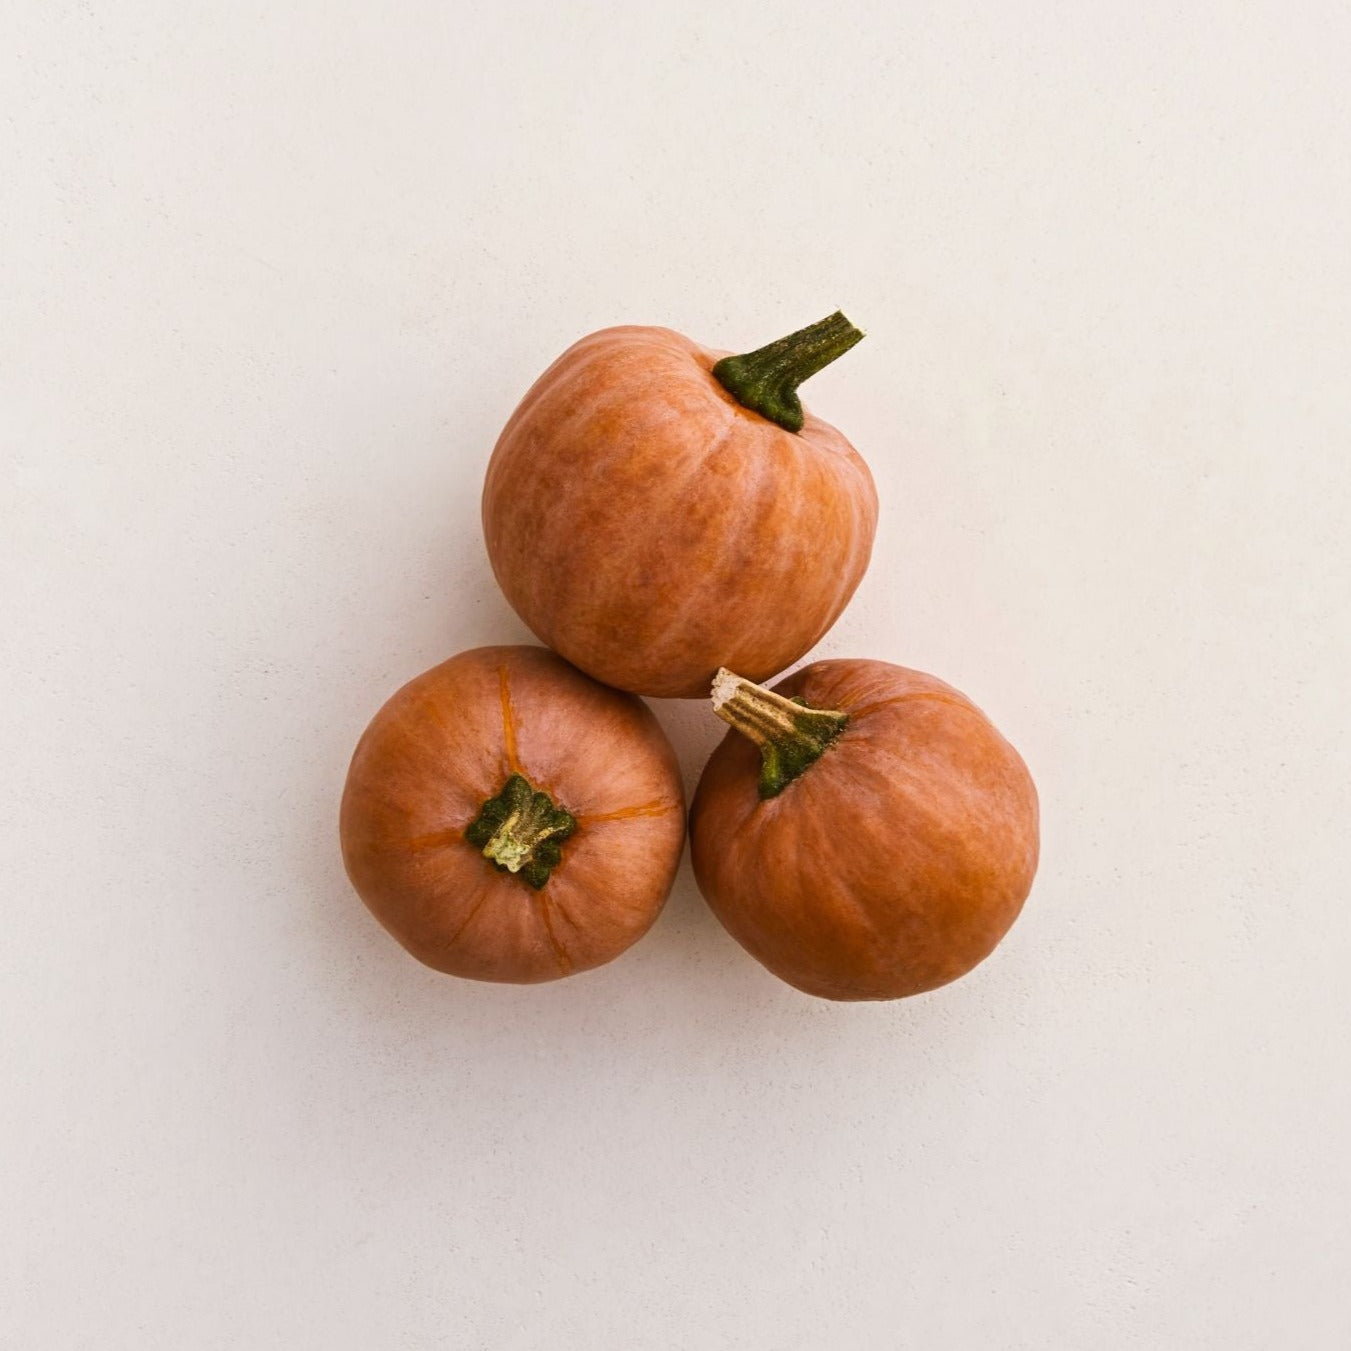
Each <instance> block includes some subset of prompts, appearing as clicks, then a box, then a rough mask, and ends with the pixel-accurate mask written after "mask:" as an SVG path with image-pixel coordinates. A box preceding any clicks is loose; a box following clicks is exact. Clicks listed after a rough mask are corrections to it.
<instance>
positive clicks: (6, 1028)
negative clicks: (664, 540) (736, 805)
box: [0, 0, 1351, 1351]
mask: <svg viewBox="0 0 1351 1351" xmlns="http://www.w3.org/2000/svg"><path fill="white" fill-rule="evenodd" d="M1349 57H1351V11H1348V9H1347V7H1346V6H1345V5H1344V4H1340V3H1338V4H1334V3H1330V2H1329V3H1310V4H1289V3H1281V4H1242V5H1235V4H1232V3H1230V4H1191V5H1174V4H1165V3H1159V2H1158V0H1151V2H1147V3H1145V4H1144V5H1141V4H1138V3H1131V4H1126V3H1094V4H1088V5H1069V4H1064V5H1061V4H1050V3H1043V2H1041V0H1018V2H1017V3H1006V2H1004V3H998V4H996V3H991V4H988V5H977V6H972V5H970V4H951V3H948V2H947V0H943V2H942V3H937V2H934V3H924V4H904V5H900V6H898V5H896V4H895V3H894V0H887V2H886V3H876V4H865V3H857V2H856V0H835V2H832V3H830V4H819V5H813V4H808V3H805V0H789V2H788V3H779V4H776V5H773V6H767V5H766V6H761V5H750V4H738V3H723V4H719V5H707V6H703V5H693V4H685V5H679V4H635V3H632V0H626V3H614V4H602V3H597V2H596V0H591V2H589V3H583V4H564V5H557V4H554V3H548V4H546V3H537V4H528V5H527V4H505V5H498V4H493V3H482V4H466V3H460V4H455V3H450V4H448V3H445V0H440V2H438V3H434V2H433V0H427V3H416V2H415V0H392V2H391V3H387V4H382V5H371V4H358V3H351V2H344V3H334V0H310V3H303V2H302V0H280V3H272V4H266V5H263V4H235V5H215V4H183V3H181V2H180V0H136V2H135V3H122V4H104V5H92V4H71V3H64V2H62V3H57V2H56V0H19V2H18V3H16V4H10V5H8V6H5V7H4V12H3V17H0V449H2V450H3V457H4V459H3V464H4V479H3V495H2V496H0V584H2V585H3V612H2V613H3V622H2V623H0V752H2V754H0V785H2V786H3V798H2V799H0V810H2V811H3V817H2V823H3V855H2V856H0V869H2V871H0V876H3V879H4V902H3V910H2V911H0V1082H2V1083H3V1095H2V1096H0V1347H3V1348H5V1351H11V1349H13V1351H66V1348H70V1349H71V1351H76V1349H79V1351H84V1349H85V1348H99V1351H104V1349H112V1351H120V1349H121V1348H127V1349H128V1351H160V1349H161V1348H163V1351H183V1348H190V1349H191V1351H215V1349H216V1348H222V1349H224V1348H231V1349H232V1351H233V1348H248V1349H249V1351H255V1349H258V1351H268V1349H270V1348H279V1349H284V1351H309V1348H315V1349H316V1351H346V1349H347V1348H353V1349H354V1351H355V1349H356V1348H361V1351H402V1349H404V1348H444V1347H455V1348H478V1347H483V1348H493V1349H494V1351H496V1349H497V1348H543V1349H547V1351H555V1349H558V1348H563V1349H565V1351H571V1348H586V1349H587V1351H593V1349H596V1348H600V1349H602V1351H610V1349H611V1348H613V1349H614V1351H647V1349H648V1348H651V1349H653V1351H666V1348H680V1349H681V1351H685V1349H686V1348H694V1349H695V1351H702V1349H703V1348H709V1349H710V1351H720V1349H721V1348H753V1349H754V1351H781V1349H800V1351H822V1349H823V1348H830V1349H832V1351H833V1349H834V1348H845V1349H848V1351H852V1349H853V1348H873V1347H879V1348H881V1347H886V1348H890V1347H898V1348H899V1347H903V1348H916V1349H917V1351H944V1349H945V1348H973V1351H988V1349H989V1348H998V1349H1002V1348H1028V1349H1029V1351H1033V1349H1035V1351H1043V1349H1044V1348H1080V1347H1085V1348H1095V1351H1096V1349H1097V1348H1142V1349H1146V1348H1147V1349H1148V1351H1157V1349H1158V1348H1169V1349H1170V1351H1172V1348H1210V1347H1215V1348H1224V1351H1244V1349H1247V1348H1252V1349H1253V1351H1258V1349H1259V1348H1260V1349H1262V1351H1266V1349H1267V1348H1272V1347H1281V1348H1283V1349H1284V1348H1295V1349H1296V1351H1303V1348H1319V1349H1321V1348H1332V1349H1334V1351H1341V1349H1342V1348H1345V1347H1347V1346H1348V1345H1351V1294H1348V1292H1347V1289H1346V1284H1345V1282H1346V1274H1347V1270H1348V1267H1349V1266H1351V1195H1349V1193H1351V1142H1349V1140H1348V1135H1351V1087H1348V1066H1349V1065H1351V1032H1349V1031H1348V1028H1349V1027H1351V996H1349V995H1348V976H1347V966H1348V957H1351V882H1349V880H1348V867H1347V864H1348V856H1349V855H1351V845H1349V843H1348V841H1349V839H1351V764H1349V763H1348V762H1349V761H1351V756H1349V755H1348V751H1349V750H1351V738H1349V736H1348V723H1349V721H1351V720H1349V719H1348V714H1347V693H1348V685H1349V683H1351V680H1349V677H1351V639H1349V635H1348V628H1349V624H1348V619H1349V612H1351V562H1349V559H1351V547H1349V546H1348V533H1347V532H1348V521H1349V520H1351V94H1349V93H1348V80H1347V75H1346V71H1347V67H1348V59H1349ZM837 305H839V306H842V307H844V308H845V309H846V310H847V312H848V313H849V314H850V315H851V316H852V317H853V318H854V319H856V320H857V321H858V322H859V323H860V324H862V325H863V326H864V327H865V328H866V329H867V330H868V331H869V337H868V340H867V342H865V343H864V344H863V345H862V346H860V347H859V348H858V349H856V351H854V352H853V353H851V354H850V355H849V356H848V357H847V358H846V359H845V360H844V361H842V362H841V363H840V364H839V366H838V367H834V368H832V369H831V370H830V371H829V372H827V373H826V374H824V375H822V376H820V377H818V379H817V380H815V381H814V382H813V383H812V384H811V385H810V386H809V389H808V402H809V403H810V404H811V405H812V406H813V407H814V408H815V409H816V410H817V411H818V412H820V413H821V414H822V415H823V416H825V417H827V418H829V419H831V420H832V421H835V422H836V423H837V424H838V425H840V426H841V427H842V428H843V429H845V430H846V432H847V433H848V434H850V435H851V436H852V438H853V439H854V441H855V442H856V444H857V445H858V446H859V448H860V449H861V450H862V451H863V453H864V454H865V455H866V456H867V457H868V458H869V460H870V461H871V463H872V466H873V469H874V472H875V474H876V477H877V480H878V485H879V489H880V491H881V495H882V500H883V514H882V523H881V531H880V535H879V539H878V548H877V553H876V555H875V559H874V563H873V567H872V570H871V572H870V574H869V576H868V578H867V580H866V582H865V583H864V585H863V587H862V589H861V590H860V592H859V593H858V596H857V599H856V601H855V603H854V605H853V607H852V608H851V609H850V611H849V612H848V614H847V615H846V616H845V618H844V619H843V620H842V621H841V622H840V624H839V625H838V627H837V628H836V630H835V631H834V632H833V633H832V634H831V635H830V637H829V638H828V639H827V640H826V642H825V643H823V644H822V646H821V649H820V652H821V653H823V654H827V655H846V654H854V655H867V656H876V657H883V658H889V659H892V660H896V661H901V662H904V663H906V664H909V665H915V666H919V667H921V668H925V669H928V670H931V671H933V672H935V673H936V674H939V675H941V676H943V677H945V678H946V679H948V680H950V681H952V682H953V683H955V684H956V685H958V686H959V687H961V688H963V689H965V690H966V691H967V692H969V693H970V694H971V695H972V696H973V697H974V698H975V699H976V700H977V701H978V702H979V703H981V704H982V705H983V706H984V707H985V708H986V709H987V711H988V712H989V713H990V714H991V715H992V716H993V717H994V718H995V720H996V722H997V723H998V724H999V725H1000V726H1001V727H1002V728H1003V730H1004V731H1005V732H1006V733H1007V734H1008V735H1009V736H1010V737H1011V738H1012V739H1013V740H1014V742H1015V743H1016V744H1017V745H1018V746H1019V747H1020V748H1021V749H1022V751H1023V752H1024V754H1025V756H1026V758H1027V759H1028V761H1029V763H1030V764H1031V766H1032V768H1033V770H1034V772H1035V773H1036V775H1037V777H1038V779H1039V782H1040V787H1041V792H1042V800H1043V807H1044V850H1043V866H1042V872H1041V876H1040V878H1039V881H1038V884H1037V887H1036V889H1035V891H1034V893H1033V897H1032V899H1031V901H1030V902H1029V904H1028V907H1027V910H1026V911H1025V913H1024V917H1023V919H1022V920H1021V921H1020V923H1019V924H1018V926H1017V927H1016V928H1015V929H1014V931H1013V933H1012V934H1011V935H1010V937H1009V939H1008V940H1007V941H1006V943H1005V944H1004V945H1003V947H1002V948H1001V949H1000V950H999V952H998V953H997V955H996V956H995V957H994V958H993V959H992V960H991V961H990V962H989V963H987V964H986V965H985V966H984V967H982V968H981V969H979V970H978V971H977V972H976V973H975V974H974V975H973V976H972V977H971V978H969V979H968V980H966V981H964V982H962V983H960V984H958V985H955V986H953V987H950V988H949V989H946V990H943V991H940V992H938V993H935V994H933V995H930V996H927V997H924V998H920V999H916V1000H913V1001H910V1002H905V1003H899V1004H892V1005H878V1006H861V1007H843V1006H833V1005H830V1004H825V1003H818V1002H814V1001H812V1000H810V999H808V998H806V997H805V996H802V995H798V994H796V993H795V992H793V991H792V990H790V989H788V988H787V987H786V986H782V985H780V984H778V983H776V982H775V980H774V979H773V978H771V977H770V976H768V975H767V974H765V973H764V972H762V971H761V970H760V968H759V967H758V966H756V965H755V963H754V962H752V961H751V960H750V959H749V958H748V957H746V956H744V955H743V954H742V952H741V951H740V950H739V949H738V948H737V947H735V946H734V944H733V943H732V942H731V940H730V939H728V938H727V937H726V936H725V935H724V934H723V933H722V931H721V930H720V929H719V928H718V927H717V925H716V923H715V922H714V921H713V920H712V918H711V917H710V916H709V915H708V913H707V912H706V911H705V910H704V909H703V908H702V904H701V902H700V900H699V898H698V896H697V894H696V892H695V891H694V888H693V885H692V883H691V880H690V877H689V874H688V870H686V871H684V872H682V875H681V880H680V883H679V885H678V887H677V890H676V892H675V895H674V897H673V899H672V901H671V904H670V906H669V908H668V910H667V913H666V915H665V917H664V918H663V920H662V922H661V923H660V924H659V926H658V927H657V929H656V930H655V931H654V932H653V934H652V935H651V936H650V937H649V938H648V939H647V940H646V941H645V942H643V943H642V944H641V945H639V946H638V947H637V948H635V949H634V950H633V951H632V952H631V953H629V954H628V955H627V956H626V957H624V958H622V959H621V960H620V961H619V962H617V963H616V964H614V965H613V966H611V967H609V968H607V969H605V970H602V971H600V972H598V973H596V974H592V975H587V976H583V977H579V978H577V979H574V980H570V981H566V982H563V983H560V984H556V985H553V986H549V987H543V988H536V989H527V990H520V989H512V988H492V987H486V986H480V985H472V984H465V983H458V982H456V981H454V980H451V979H448V978H443V977H438V976H436V975H433V974H432V973H430V972H427V971H424V970H423V969H421V968H419V967H418V966H417V965H415V964H414V963H413V962H412V961H411V959H409V958H407V957H405V956H404V955H403V954H402V952H401V951H400V950H399V949H397V948H396V947H395V945H394V944H393V943H392V942H391V941H390V940H389V939H387V938H386V937H385V936H384V934H383V933H382V932H381V931H380V930H379V929H378V928H377V927H376V925H375V923H374V922H373V921H372V920H371V919H370V918H368V916H367V915H366V913H365V911H364V910H363V909H362V907H361V906H360V904H359V903H358V902H357V900H356V898H355V897H354V895H353V894H352V893H351V892H350V890H349V888H348V886H347V884H346V882H345V880H344V877H343V874H342V869H341V865H340V861H339V856H338V849H337V845H336V838H335V812H336V805H337V798H338V793H339V791H340V787H341V782H342V777H343V774H344V771H345V767H346V761H347V756H348V754H349V752H350V750H351V747H352V744H353V742H354V740H355V738H356V736H357V734H358V733H359V731H360V730H361V728H362V726H363V725H364V723H365V721H366V719H367V718H368V717H369V716H370V714H371V713H373V712H374V710H375V708H376V707H377V706H378V705H379V704H380V702H381V701H382V700H383V699H384V698H385V696H386V695H388V694H389V693H390V692H391V691H392V690H393V688H394V687H395V686H396V685H398V684H399V683H401V682H402V681H403V680H404V679H406V678H408V677H409V676H411V675H413V674H414V673H416V672H417V671H419V670H421V669H422V668H424V667H425V666H428V665H430V664H432V663H433V662H435V661H438V660H440V659H442V658H443V657H445V656H447V655H449V654H450V653H452V652H454V651H456V650H458V649H461V648H464V647H467V646H470V645H473V644H478V643H483V642H490V641H504V640H516V639H518V638H521V637H523V636H524V630H523V629H522V628H521V626H520V625H519V624H518V623H517V621H516V620H515V619H514V617H513V616H512V615H511V614H510V613H509V612H508V610H507V609H506V607H505V605H504V603H503V601H502V600H501V599H500V597H499V596H498V594H497V593H496V591H495V589H494V587H493V584H492V581H491V578H490V575H489V571H488V568H487V564H486V562H485V559H484V556H483V552H482V546H481V543H480V537H479V523H478V494H479V484H480V479H481V475H482V471H483V467H484V464H485V462H486V458H487V455H488V452H489V450H490V448H491V446H492V443H493V440H494V437H495V435H496V432H497V430H498V428H499V427H500V425H501V423H502V422H503V421H504V419H505V418H506V416H507V414H508V413H509V412H510V411H511V408H512V407H513V405H514V403H515V401H516V399H517V398H518V397H519V396H520V394H521V393H522V392H523V391H524V390H525V388H526V386H527V385H528V384H529V383H530V381H531V380H532V379H533V378H534V376H535V375H536V374H537V373H538V371H539V370H540V369H542V367H543V366H544V365H545V364H546V363H547V362H548V361H549V360H551V359H552V358H553V357H554V356H555V355H556V354H557V353H558V352H559V351H560V350H561V349H562V348H563V347H565V346H566V345H567V344H568V343H569V342H571V341H572V340H573V339H575V338H576V337H578V336H580V335H581V334H582V333H584V332H586V331H588V330H590V329H593V328H597V327H600V326H602V325H606V324H610V323H615V322H650V323H664V324H669V325H671V326H673V327H676V328H679V329H682V330H684V331H687V332H689V333H690V334H691V335H693V336H695V337H697V338H699V339H701V340H703V341H705V342H708V343H711V344H717V345H721V346H728V347H740V348H745V347H749V346H754V345H757V344H758V343H760V342H763V341H766V340H768V339H769V338H772V337H776V336H778V335H780V334H781V333H783V332H786V331H787V330H789V329H791V328H795V327H797V326H799V325H801V324H803V323H806V322H808V321H810V320H814V319H816V318H819V317H820V316H821V315H823V314H825V313H826V312H828V311H829V310H831V309H833V308H834V307H835V306H837ZM658 712H659V714H660V716H661V717H662V718H663V720H664V721H665V722H666V724H667V726H668V727H669V728H671V729H672V732H673V735H675V736H676V737H677V739H678V741H679V744H680V746H681V750H682V755H683V757H684V763H685V766H686V769H687V771H688V773H689V776H690V779H691V782H693V778H694V776H695V775H696V774H697V771H698V767H699V765H700V763H701V759H702V757H703V756H704V754H705V753H706V752H707V750H708V748H709V747H710V746H711V745H712V743H713V741H714V739H715V738H716V736H717V734H718V732H719V726H718V725H716V724H715V722H714V721H713V720H712V719H711V717H710V716H709V715H708V714H707V712H706V711H705V709H703V708H702V707H701V706H699V705H697V704H688V705H670V704H668V705H664V706H661V707H659V709H658Z"/></svg>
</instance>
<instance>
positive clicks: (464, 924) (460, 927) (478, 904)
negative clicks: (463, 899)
mask: <svg viewBox="0 0 1351 1351" xmlns="http://www.w3.org/2000/svg"><path fill="white" fill-rule="evenodd" d="M487 899H488V889H487V888H486V887H485V888H484V889H483V890H482V891H481V892H480V893H479V898H478V900H476V901H475V902H474V904H473V905H471V906H470V907H469V913H468V914H467V915H466V916H465V917H464V918H463V919H462V920H461V921H460V922H459V923H458V924H457V925H456V926H455V932H454V933H453V934H451V935H450V937H449V938H447V939H446V942H447V943H454V942H455V941H456V939H458V938H459V936H460V935H461V934H462V933H463V932H464V931H465V930H466V929H467V928H468V927H469V925H470V924H471V923H472V922H473V919H474V916H475V915H477V914H478V912H479V911H480V910H482V909H483V903H484V901H486V900H487Z"/></svg>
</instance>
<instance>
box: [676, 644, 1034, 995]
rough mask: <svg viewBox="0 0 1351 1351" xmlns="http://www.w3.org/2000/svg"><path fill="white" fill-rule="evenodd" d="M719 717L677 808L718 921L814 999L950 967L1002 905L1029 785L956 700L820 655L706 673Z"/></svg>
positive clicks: (953, 972)
mask: <svg viewBox="0 0 1351 1351" xmlns="http://www.w3.org/2000/svg"><path fill="white" fill-rule="evenodd" d="M714 707H715V710H716V711H717V712H718V713H719V715H720V716H721V717H722V718H724V719H725V720H726V721H727V722H729V723H731V725H732V727H733V728H734V729H735V730H733V731H731V732H729V733H728V734H727V736H726V737H725V738H724V740H723V741H722V742H721V744H720V745H719V746H718V748H717V749H716V750H715V751H714V753H713V756H712V758H711V759H710V760H709V762H708V765H707V767H706V768H705V770H704V773H703V777H702V778H701V780H700V782H699V788H698V791H697V792H696V794H695V798H694V806H693V809H692V812H691V822H690V830H691V844H692V848H693V858H694V874H695V877H696V879H697V880H698V883H699V887H700V890H701V891H702V892H703V894H704V896H705V897H706V898H707V900H708V902H709V904H710V906H712V908H713V910H714V912H715V913H716V914H717V916H718V918H719V919H720V920H721V921H722V923H723V924H724V925H725V926H726V928H727V929H728V931H729V932H730V933H731V934H732V936H733V937H734V938H736V939H737V940H738V941H739V942H740V943H741V944H742V945H743V946H744V947H745V948H746V949H747V950H748V951H749V952H750V953H751V954H752V955H753V956H754V957H756V958H758V959H759V960H760V961H761V962H763V963H764V965H765V966H767V967H768V968H769V969H770V970H771V971H773V972H774V973H775V975H778V976H781V977H782V978H783V979H784V980H786V981H788V983H789V984H791V985H795V986H796V987H797V988H798V989H800V990H805V991H806V992H807V993H808V994H814V995H820V996H823V997H825V998H827V999H896V998H899V997H901V996H903V995H913V994H919V993H921V992H922V991H924V990H932V989H934V988H935V987H937V986H939V985H944V984H946V983H947V982H948V981H950V980H955V979H956V978H957V977H958V976H961V975H963V974H964V973H966V972H967V971H969V970H971V968H972V967H973V966H975V965H976V964H977V963H978V962H980V961H981V960H983V959H984V958H985V957H987V956H988V955H989V954H990V952H991V951H992V950H993V949H994V947H995V945H996V944H997V943H998V942H999V940H1000V939H1001V938H1002V937H1003V936H1004V934H1005V933H1006V932H1007V930H1008V928H1009V926H1010V925H1011V924H1012V923H1013V921H1014V919H1016V918H1017V916H1018V912H1019V911H1020V910H1021V909H1022V905H1023V901H1024V900H1025V899H1026V897H1027V894H1028V891H1029V889H1030V888H1031V885H1032V877H1033V874H1034V873H1035V871H1036V866H1037V848H1038V816H1037V793H1036V789H1035V787H1034V786H1033V783H1032V779H1031V776H1030V775H1029V774H1028V772H1027V767H1026V766H1025V765H1024V764H1023V762H1022V759H1021V758H1020V757H1019V755H1018V752H1017V751H1015V750H1014V748H1013V747H1012V746H1011V745H1009V743H1008V742H1007V741H1005V740H1004V738H1003V737H1002V736H1000V734H999V733H998V732H997V731H996V730H995V728H994V727H993V726H992V725H991V723H990V721H989V720H988V719H987V718H986V717H985V715H984V714H983V713H982V712H981V711H980V710H979V709H978V708H977V707H976V706H975V705H974V704H973V703H972V702H971V701H970V700H969V699H968V698H966V696H965V695H963V694H959V693H958V692H957V691H956V690H954V689H953V688H952V687H951V686H949V685H945V684H944V683H943V682H942V681H941V680H936V679H935V678H934V677H933V676H929V675H924V674H922V673H921V672H919V671H910V670H906V669H905V668H904V667H901V666H892V665H889V664H888V663H886V662H880V661H823V662H817V663H816V664H815V665H812V666H808V667H806V668H805V669H803V670H801V671H798V672H796V673H795V674H794V675H792V676H790V677H789V678H788V679H787V680H785V681H783V682H782V683H780V684H779V685H778V686H776V687H775V689H774V690H772V691H771V690H767V689H764V688H762V687H760V686H758V685H755V684H753V683H751V682H750V681H746V680H742V679H741V678H739V677H737V676H734V675H732V674H731V673H730V672H720V673H719V675H718V677H717V679H716V681H715V683H714Z"/></svg>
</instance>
